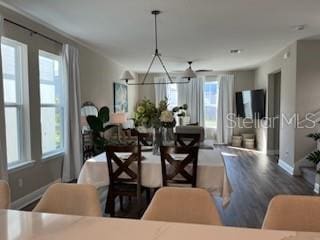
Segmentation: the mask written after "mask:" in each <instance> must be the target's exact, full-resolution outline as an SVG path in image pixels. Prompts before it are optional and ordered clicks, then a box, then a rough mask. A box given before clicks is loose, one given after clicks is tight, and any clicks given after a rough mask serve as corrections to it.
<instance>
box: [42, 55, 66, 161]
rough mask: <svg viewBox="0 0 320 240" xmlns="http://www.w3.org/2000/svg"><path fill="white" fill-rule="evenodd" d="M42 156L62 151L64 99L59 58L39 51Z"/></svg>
mask: <svg viewBox="0 0 320 240" xmlns="http://www.w3.org/2000/svg"><path fill="white" fill-rule="evenodd" d="M39 74H40V103H41V145H42V156H43V157H44V158H45V157H48V156H50V155H55V154H58V153H61V152H63V147H64V144H63V132H64V127H63V126H64V124H63V123H64V117H63V116H64V114H63V112H64V107H63V106H64V99H63V96H64V94H63V83H62V74H61V58H60V56H58V55H54V54H51V53H48V52H44V51H39Z"/></svg>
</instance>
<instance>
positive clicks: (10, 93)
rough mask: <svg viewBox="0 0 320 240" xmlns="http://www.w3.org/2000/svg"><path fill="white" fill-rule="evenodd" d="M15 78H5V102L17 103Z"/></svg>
mask: <svg viewBox="0 0 320 240" xmlns="http://www.w3.org/2000/svg"><path fill="white" fill-rule="evenodd" d="M16 88H17V87H16V81H15V79H5V78H4V79H3V91H4V102H5V103H17V89H16Z"/></svg>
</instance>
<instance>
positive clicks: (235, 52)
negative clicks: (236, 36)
mask: <svg viewBox="0 0 320 240" xmlns="http://www.w3.org/2000/svg"><path fill="white" fill-rule="evenodd" d="M241 52H242V50H241V49H231V50H230V53H231V54H239V53H241Z"/></svg>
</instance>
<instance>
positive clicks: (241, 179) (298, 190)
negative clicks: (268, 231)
mask: <svg viewBox="0 0 320 240" xmlns="http://www.w3.org/2000/svg"><path fill="white" fill-rule="evenodd" d="M220 149H221V151H222V152H225V153H228V154H226V155H224V158H225V164H226V168H227V173H228V177H229V179H230V181H231V185H232V188H233V193H232V195H231V202H230V205H229V206H228V207H226V208H225V209H223V208H222V207H221V200H219V199H218V198H217V199H216V200H217V206H218V207H219V212H220V215H221V217H222V220H223V223H224V224H225V225H227V226H236V227H250V228H260V227H261V225H262V222H263V219H264V216H265V213H266V210H267V207H268V204H269V202H270V200H271V199H272V198H273V197H274V196H276V195H278V194H302V195H313V186H312V185H311V184H309V183H308V182H306V181H305V180H304V179H303V178H302V177H294V176H291V175H289V174H287V173H286V172H285V171H284V170H282V169H281V168H280V167H279V166H278V165H277V164H276V162H275V161H274V160H273V159H271V158H270V157H268V156H266V155H265V154H262V153H257V152H252V151H245V150H238V149H234V148H228V147H220Z"/></svg>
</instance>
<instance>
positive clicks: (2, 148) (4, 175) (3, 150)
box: [0, 16, 8, 180]
mask: <svg viewBox="0 0 320 240" xmlns="http://www.w3.org/2000/svg"><path fill="white" fill-rule="evenodd" d="M2 32H3V17H2V16H0V39H1V36H2ZM2 76H3V75H2V59H1V48H0V126H1V127H0V179H5V180H7V179H8V172H7V147H6V128H5V125H6V121H5V116H4V112H5V111H4V94H3V77H2Z"/></svg>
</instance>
